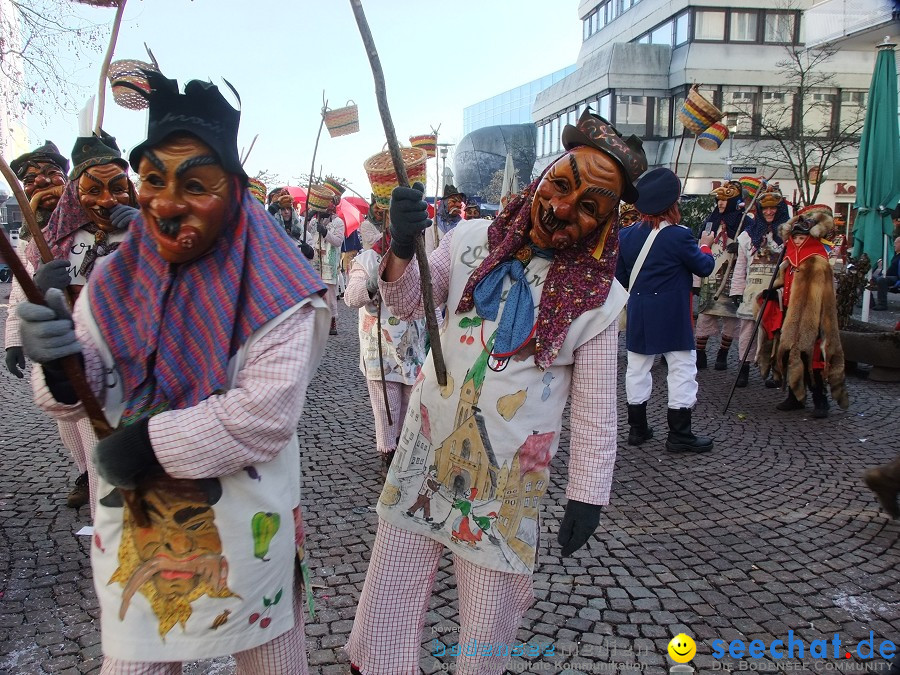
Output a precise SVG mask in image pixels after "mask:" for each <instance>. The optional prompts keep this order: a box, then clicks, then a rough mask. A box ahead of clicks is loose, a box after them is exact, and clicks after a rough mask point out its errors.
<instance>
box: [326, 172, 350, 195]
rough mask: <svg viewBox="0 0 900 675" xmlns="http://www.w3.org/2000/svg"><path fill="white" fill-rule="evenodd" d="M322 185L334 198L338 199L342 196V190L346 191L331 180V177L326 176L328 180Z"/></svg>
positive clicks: (334, 179) (334, 180)
mask: <svg viewBox="0 0 900 675" xmlns="http://www.w3.org/2000/svg"><path fill="white" fill-rule="evenodd" d="M323 185H324V186H325V187H327V188H328V189H329V190H331V192H332V193H334V196H335V197H340V196H341V195H342V194H344V190H346V189H347V188H345V187H344V186H343V185H341V184H340V183H339V182H338V180H337V179H336V178H332V177H331V176H328V178H326V179H325V182H324V183H323Z"/></svg>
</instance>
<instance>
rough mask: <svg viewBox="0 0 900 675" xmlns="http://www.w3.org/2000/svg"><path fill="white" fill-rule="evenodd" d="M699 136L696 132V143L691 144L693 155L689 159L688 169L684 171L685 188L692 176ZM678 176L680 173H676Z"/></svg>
mask: <svg viewBox="0 0 900 675" xmlns="http://www.w3.org/2000/svg"><path fill="white" fill-rule="evenodd" d="M697 136H698V134H694V143H693V145H691V157H690V159H689V160H688V168H687V171H685V172H684V185H685V189H687V182H688V178H690V176H691V166H693V164H694V151H695V150H696V149H697ZM675 175H676V176H677V175H678V174H675Z"/></svg>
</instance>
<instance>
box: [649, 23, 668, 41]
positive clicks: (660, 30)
mask: <svg viewBox="0 0 900 675" xmlns="http://www.w3.org/2000/svg"><path fill="white" fill-rule="evenodd" d="M650 44H652V45H669V46H670V47H671V46H672V22H671V21H667V22H666V23H664V24H663V25H662V26H659V27H657V28H654V29H653V30H652V31H651V32H650Z"/></svg>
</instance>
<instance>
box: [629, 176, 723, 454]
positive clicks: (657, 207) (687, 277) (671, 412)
mask: <svg viewBox="0 0 900 675" xmlns="http://www.w3.org/2000/svg"><path fill="white" fill-rule="evenodd" d="M635 187H637V189H638V192H639V194H640V196H639V197H638V199H637V201H636V202H635V207H636V208H637V210H638V211H639V212H640V213H641V216H642V221H641V222H640V223H638V224H637V225H634V226H632V227H629V228H627V229H624V230H622V231H621V232H619V261H618V265H617V269H616V278H617V279H618V280H619V282H620V283H621V284H622V285H623V286H625V287H626V288H628V290H629V293H630V297H629V299H628V306H627V309H626V312H627V323H626V335H625V344H626V347H627V349H628V368H627V370H626V372H625V393H626V396H627V398H628V425H629V427H630V431H629V433H628V444H629V445H640V444H641V443H643V442H644V441H645V440H647V439H649V438H652V437H653V430H652V429H651V428H650V427H649V426H648V425H647V401H648V400H649V398H650V392H651V390H652V388H653V379H652V377H651V375H650V368H651V367H652V366H653V358H654V356H655V355H656V354H664V355H665V357H666V362H667V363H668V369H669V375H668V381H667V384H668V389H669V409H668V423H669V435H668V438H667V439H666V450H669V451H670V452H708V451H709V450H712V445H713V444H712V440H710V439H708V438H703V437H698V436H695V435H694V434H693V432H691V409H692V408H693V406H694V404H695V403H696V402H697V362H696V352H695V351H694V328H693V316H692V314H691V281H692V277H691V275H694V274H695V275H697V276H698V277H706V276H708V275H709V274H710V273H711V272H712V270H713V265H714V261H713V257H712V252H711V249H710V244H711V243H712V240H713V234H712V233H708V234H704V235H703V236H701V237H700V241H699V247H698V242H697V241H696V240H695V239H694V236H693V234H691V231H690V230H689V229H688V228H687V227H685V226H683V225H679V224H678V223H679V222H680V221H681V211H680V210H679V208H678V199H679V197H680V196H681V181H680V180H679V179H678V176H676V175H675V174H674V173H672V171H670V170H669V169H665V168H658V169H653V170H652V171H648V172H647V173H646V174H644V175H643V176H642V177H641V179H640V180H639V181H638V182H637V184H636V186H635ZM651 236H652V237H653V239H652V240H651V239H650V237H651ZM648 242H649V243H648ZM645 248H646V250H645Z"/></svg>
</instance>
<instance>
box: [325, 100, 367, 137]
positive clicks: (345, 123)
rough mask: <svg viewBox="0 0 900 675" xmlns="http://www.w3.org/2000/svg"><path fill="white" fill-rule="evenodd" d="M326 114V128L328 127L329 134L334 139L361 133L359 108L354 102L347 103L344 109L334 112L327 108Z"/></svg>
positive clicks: (336, 109)
mask: <svg viewBox="0 0 900 675" xmlns="http://www.w3.org/2000/svg"><path fill="white" fill-rule="evenodd" d="M324 114H325V126H326V127H328V133H329V135H330V136H331V137H332V138H334V137H335V136H346V135H347V134H355V133H356V132H357V131H359V108H357V107H356V104H355V103H353V101H347V105H346V106H344V107H343V108H335V109H334V110H331V109H329V108H326V109H325V113H324Z"/></svg>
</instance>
